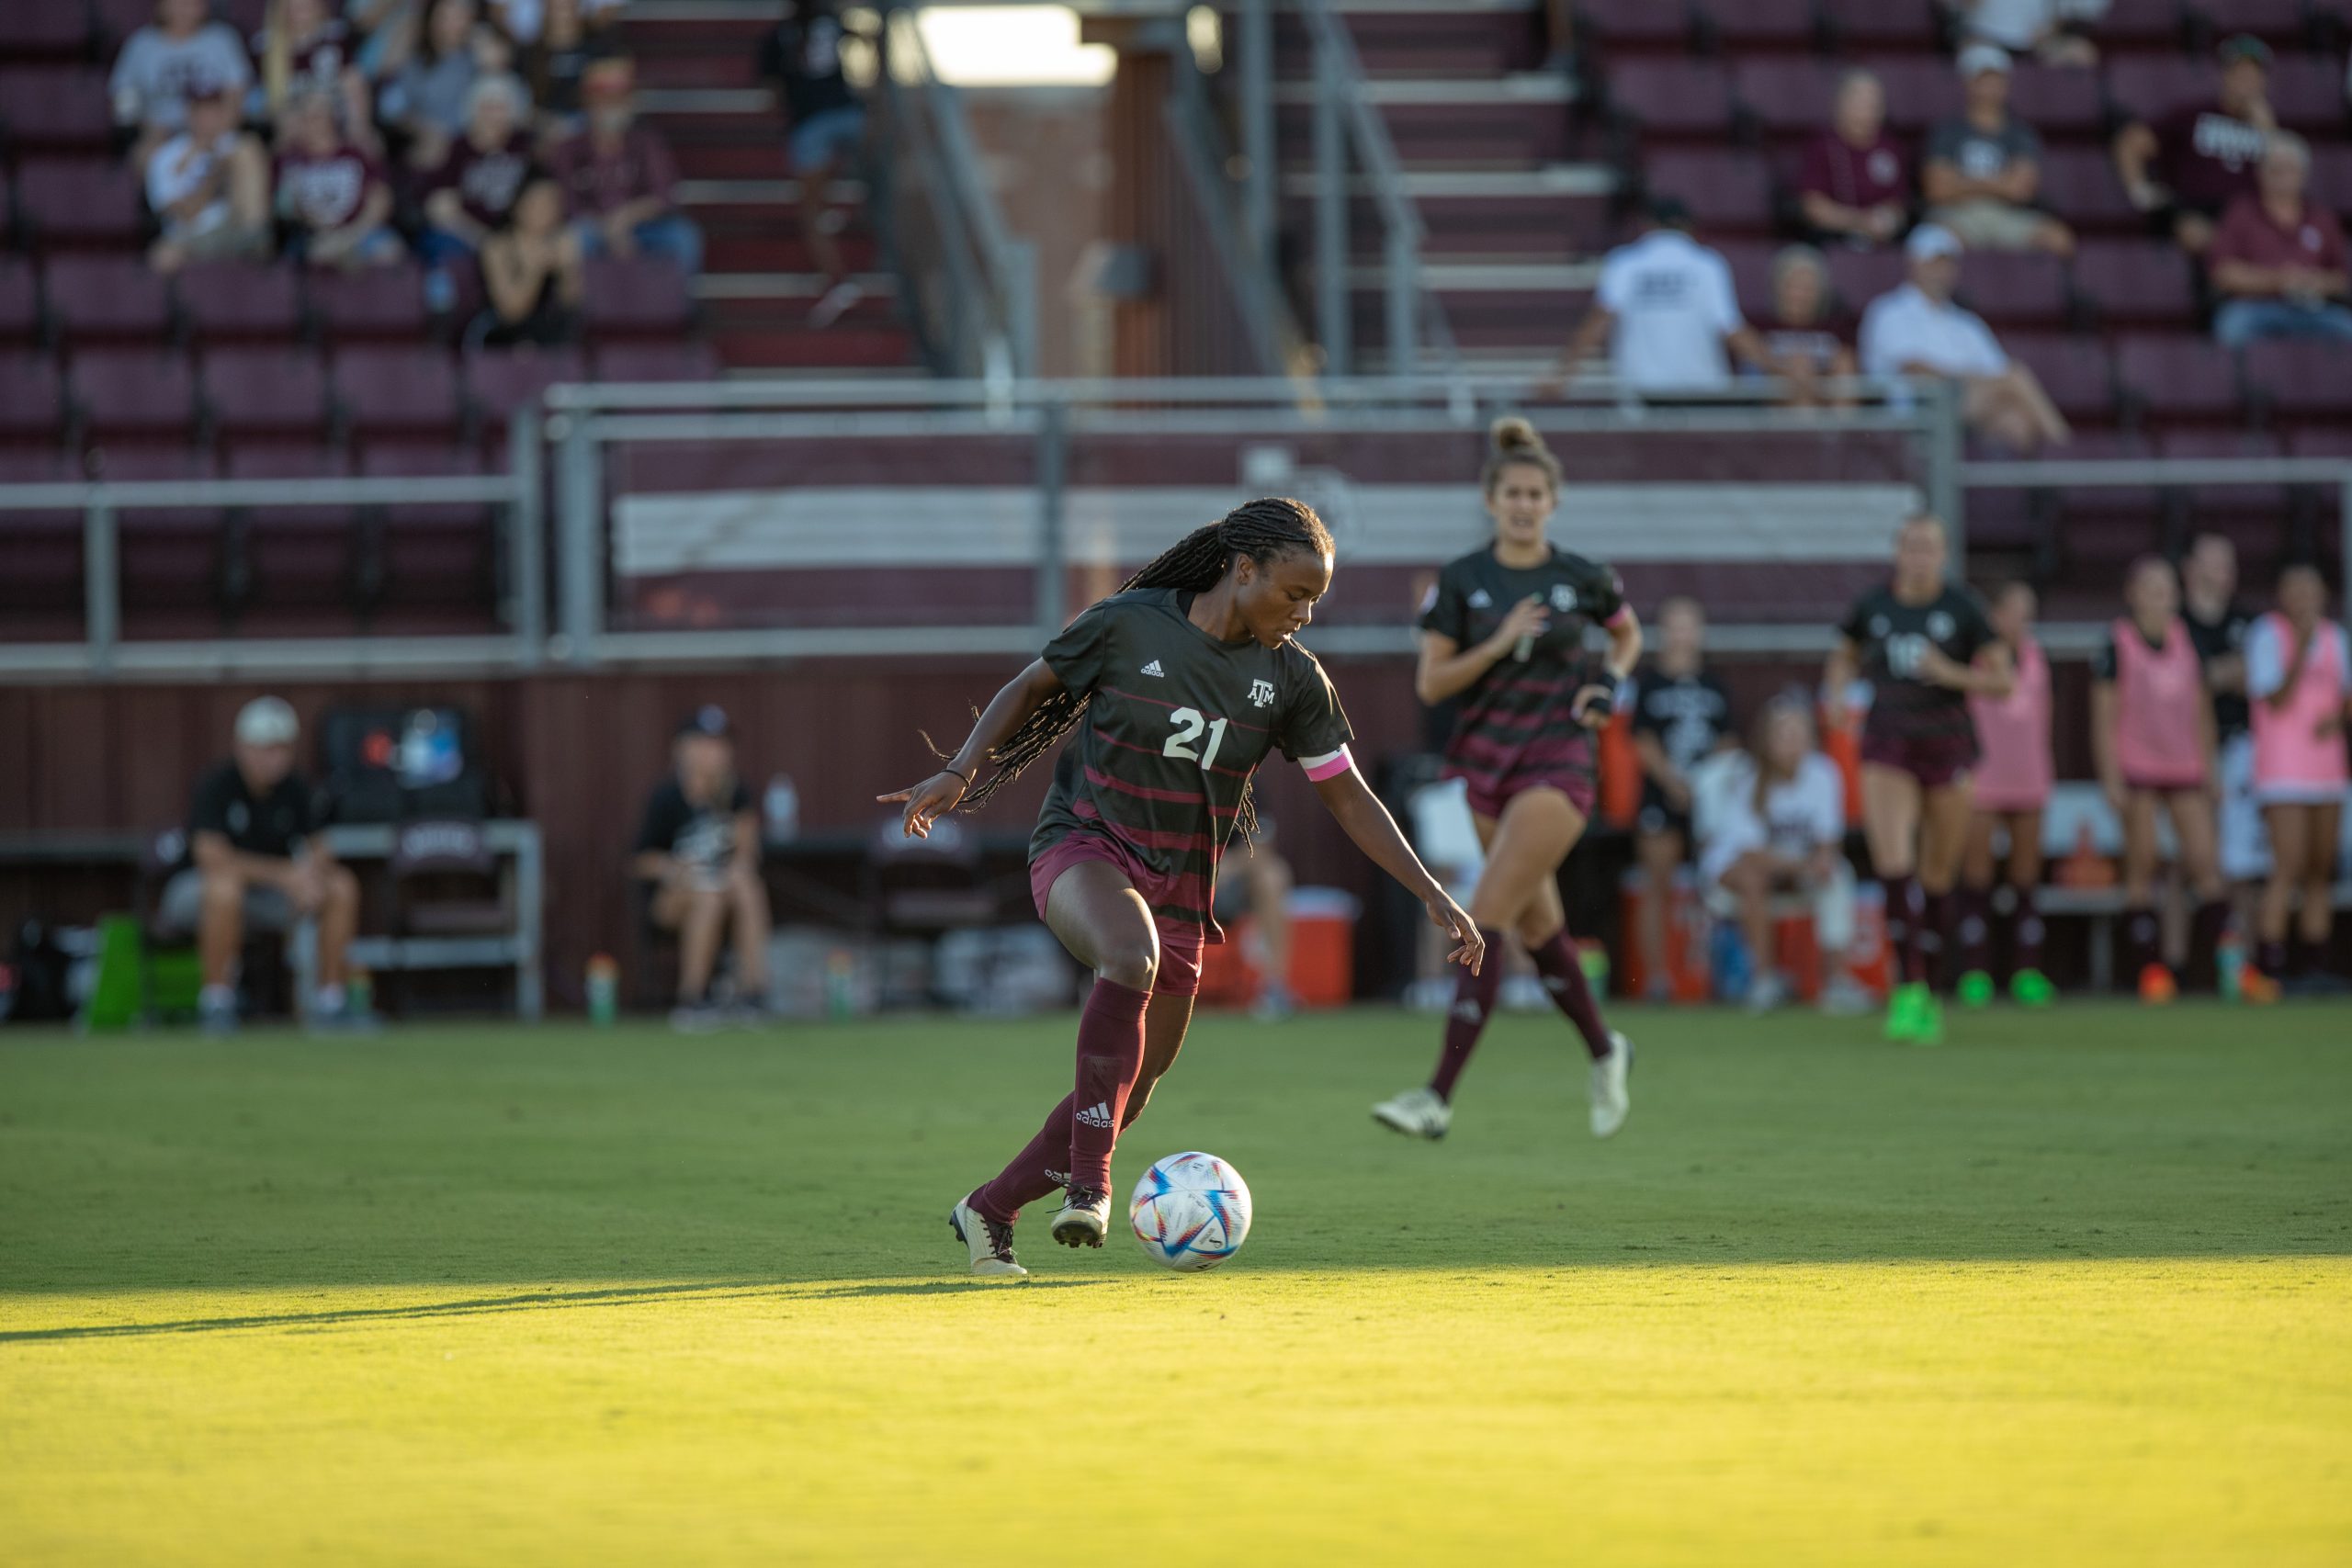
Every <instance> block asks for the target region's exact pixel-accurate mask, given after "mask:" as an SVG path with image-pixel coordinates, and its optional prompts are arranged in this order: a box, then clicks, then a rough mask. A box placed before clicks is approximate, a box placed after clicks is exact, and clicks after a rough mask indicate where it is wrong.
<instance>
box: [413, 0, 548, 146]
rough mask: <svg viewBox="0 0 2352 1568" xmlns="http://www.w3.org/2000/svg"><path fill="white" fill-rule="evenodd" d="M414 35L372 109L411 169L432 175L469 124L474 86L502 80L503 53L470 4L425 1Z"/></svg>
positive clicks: (467, 1)
mask: <svg viewBox="0 0 2352 1568" xmlns="http://www.w3.org/2000/svg"><path fill="white" fill-rule="evenodd" d="M416 31H417V46H416V50H415V51H414V53H413V54H412V55H411V56H410V57H409V61H408V62H407V63H406V64H405V65H403V66H401V69H400V73H399V74H397V75H395V76H394V77H393V78H392V79H391V80H390V82H387V83H386V84H385V85H384V90H383V92H382V94H381V95H380V96H379V98H378V100H377V105H376V107H377V113H378V116H379V118H381V119H382V120H383V121H384V123H385V124H386V125H387V126H388V127H390V128H391V129H394V130H398V131H399V133H400V134H401V136H403V137H405V138H406V139H407V141H408V162H409V165H410V167H412V168H416V169H436V168H439V167H440V166H441V164H443V163H444V162H445V161H446V160H447V158H448V155H449V151H450V145H451V143H452V142H454V141H456V140H457V139H458V136H459V135H461V134H462V133H463V132H464V131H465V130H466V129H467V126H468V124H469V122H470V121H471V119H472V118H473V107H474V100H473V91H474V84H475V83H477V82H479V81H481V79H482V78H484V77H486V76H497V75H501V74H503V73H504V72H505V70H506V63H507V59H508V50H507V47H506V42H505V40H504V39H502V38H500V37H499V36H498V34H497V32H496V31H495V29H493V28H488V27H485V26H483V25H482V22H481V13H480V11H479V10H478V9H477V7H476V6H475V0H430V3H429V4H428V5H427V6H425V9H424V17H423V19H422V20H421V21H419V23H418V24H417V28H416ZM525 107H526V108H527V107H528V105H527V103H526V106H525ZM516 118H517V120H518V121H519V119H520V118H521V116H520V114H518V115H517V116H516Z"/></svg>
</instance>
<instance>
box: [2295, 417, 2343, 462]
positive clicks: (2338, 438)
mask: <svg viewBox="0 0 2352 1568" xmlns="http://www.w3.org/2000/svg"><path fill="white" fill-rule="evenodd" d="M2287 455H2288V456H2289V457H2352V424H2309V425H2305V426H2303V427H2302V428H2301V429H2299V430H2293V431H2290V432H2289V433H2288V435H2287Z"/></svg>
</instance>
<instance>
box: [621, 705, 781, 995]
mask: <svg viewBox="0 0 2352 1568" xmlns="http://www.w3.org/2000/svg"><path fill="white" fill-rule="evenodd" d="M670 755H671V763H672V767H671V773H670V775H669V776H668V777H667V778H665V779H663V780H662V783H661V784H658V785H657V786H655V788H654V791H653V795H652V797H651V798H650V799H649V800H648V801H647V802H646V803H645V820H644V822H643V824H642V825H641V826H640V827H639V829H638V834H637V851H636V853H635V855H634V857H633V858H632V862H631V863H632V867H633V869H634V870H635V872H636V874H637V875H638V876H639V877H640V878H642V879H643V880H644V881H646V882H647V883H650V884H651V889H650V891H651V897H650V901H649V903H648V905H647V908H646V914H647V917H648V918H649V919H650V920H651V921H652V923H653V924H654V926H656V927H657V928H658V929H660V930H662V931H670V932H673V933H675V935H676V936H677V939H678V1001H677V1006H676V1007H674V1008H673V1009H672V1010H671V1012H670V1025H671V1027H672V1028H673V1029H676V1030H679V1031H681V1032H686V1033H701V1032H705V1031H707V1030H711V1029H716V1028H718V1027H719V1026H720V1025H722V1024H726V1023H729V1022H736V1023H744V1024H750V1025H757V1024H759V1023H760V1022H762V1021H764V1019H765V1018H766V1016H767V1011H766V1010H767V994H768V929H769V914H768V890H767V886H766V884H764V883H763V882H762V881H761V880H760V816H759V812H758V811H757V810H756V809H754V808H753V807H752V792H751V791H750V790H748V789H746V788H745V787H744V786H743V783H742V780H741V779H740V778H739V777H737V776H736V773H735V728H734V726H733V725H732V724H730V723H729V721H728V717H727V710H726V709H725V708H722V707H720V706H718V705H717V704H716V703H706V704H704V705H702V706H701V707H698V708H696V709H695V711H694V712H692V713H690V714H688V715H687V716H686V718H685V722H684V723H683V724H681V725H679V726H678V732H677V737H676V739H674V740H673V742H672V744H671V751H670ZM729 928H732V930H733V933H734V937H735V992H736V1005H734V1006H733V1007H731V1008H729V1007H721V1006H720V1005H718V1002H717V1001H715V1000H714V999H713V998H712V996H711V977H712V976H713V974H714V973H715V972H716V970H717V968H718V944H719V941H720V939H721V938H722V937H724V936H725V935H726V934H727V933H728V931H729Z"/></svg>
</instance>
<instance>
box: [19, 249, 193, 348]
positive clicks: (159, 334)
mask: <svg viewBox="0 0 2352 1568" xmlns="http://www.w3.org/2000/svg"><path fill="white" fill-rule="evenodd" d="M44 282H45V284H46V291H47V293H48V296H49V313H50V317H51V320H53V321H55V322H56V323H57V329H58V332H59V333H61V334H62V336H64V337H65V338H67V339H69V340H71V341H73V342H75V343H84V342H90V341H95V340H99V339H113V340H130V341H133V342H137V343H141V344H149V345H153V344H157V343H160V342H162V341H163V340H164V337H166V336H167V335H168V334H169V333H170V331H171V324H172V297H171V290H170V288H169V286H168V285H166V284H165V283H164V279H163V278H161V277H159V276H156V275H155V273H153V271H151V270H150V269H149V268H148V265H147V264H146V263H145V262H143V261H141V260H140V259H139V258H138V257H137V256H96V255H90V256H83V255H62V256H51V258H50V261H49V266H48V269H47V272H46V275H45V277H44Z"/></svg>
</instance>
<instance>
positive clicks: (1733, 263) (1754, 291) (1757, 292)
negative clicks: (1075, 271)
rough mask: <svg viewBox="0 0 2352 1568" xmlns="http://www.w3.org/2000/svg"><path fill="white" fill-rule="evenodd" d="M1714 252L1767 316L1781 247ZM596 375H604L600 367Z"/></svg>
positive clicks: (1757, 316) (1756, 245) (1750, 313)
mask: <svg viewBox="0 0 2352 1568" xmlns="http://www.w3.org/2000/svg"><path fill="white" fill-rule="evenodd" d="M1715 249H1716V250H1717V251H1718V252H1720V253H1722V255H1723V258H1724V265H1727V266H1729V267H1730V268H1731V284H1732V289H1733V291H1734V293H1735V294H1736V296H1737V297H1738V299H1739V309H1740V313H1741V314H1742V315H1744V316H1746V317H1747V318H1748V319H1749V320H1750V321H1757V320H1761V319H1763V318H1765V317H1768V316H1770V314H1771V310H1772V258H1773V257H1774V256H1775V255H1778V254H1780V249H1781V247H1780V245H1779V244H1778V243H1776V242H1774V241H1771V240H1729V241H1726V242H1724V243H1723V244H1720V245H1717V246H1716V247H1715ZM598 374H599V375H602V374H603V370H602V367H599V369H598Z"/></svg>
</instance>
